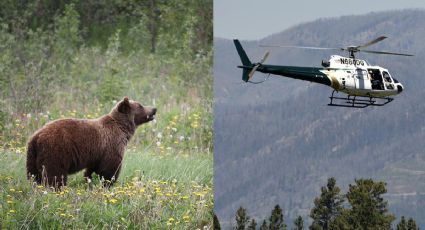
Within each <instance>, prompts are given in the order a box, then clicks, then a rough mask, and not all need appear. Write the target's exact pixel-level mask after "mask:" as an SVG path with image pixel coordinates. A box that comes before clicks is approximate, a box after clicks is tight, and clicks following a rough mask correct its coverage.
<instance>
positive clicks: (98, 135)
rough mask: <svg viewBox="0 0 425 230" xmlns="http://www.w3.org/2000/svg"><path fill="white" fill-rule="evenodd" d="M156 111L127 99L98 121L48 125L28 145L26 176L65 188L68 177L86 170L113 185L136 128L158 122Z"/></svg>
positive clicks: (76, 120) (61, 121) (62, 120)
mask: <svg viewBox="0 0 425 230" xmlns="http://www.w3.org/2000/svg"><path fill="white" fill-rule="evenodd" d="M155 114H156V108H153V107H145V106H142V105H141V104H140V103H139V102H136V101H132V100H129V99H128V97H125V98H124V99H123V100H122V101H120V102H118V103H117V104H116V105H115V107H114V108H113V109H112V110H111V112H110V113H109V114H107V115H104V116H102V117H100V118H97V119H60V120H55V121H52V122H49V123H47V124H46V125H45V126H44V127H42V128H41V129H39V130H38V131H36V132H35V133H34V134H33V136H32V137H31V138H30V140H29V142H28V151H27V175H28V178H29V179H30V178H33V179H34V180H35V181H36V182H37V183H39V184H40V183H43V184H45V185H50V186H54V187H61V186H64V185H66V181H67V176H68V174H72V173H76V172H78V171H80V170H82V169H86V171H85V174H84V176H85V177H87V178H91V175H92V173H96V174H98V175H99V176H100V177H101V178H104V179H105V181H107V182H109V183H112V182H114V181H115V180H116V179H117V178H118V175H119V173H120V169H121V162H122V159H123V156H124V151H125V148H126V146H127V143H128V141H129V140H130V138H131V137H132V136H133V135H134V132H135V130H136V128H137V127H138V126H139V125H141V124H143V123H146V122H149V121H152V120H153V119H155Z"/></svg>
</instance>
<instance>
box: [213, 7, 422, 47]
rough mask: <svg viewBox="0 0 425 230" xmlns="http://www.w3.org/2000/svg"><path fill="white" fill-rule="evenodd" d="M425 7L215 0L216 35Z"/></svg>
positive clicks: (255, 35)
mask: <svg viewBox="0 0 425 230" xmlns="http://www.w3.org/2000/svg"><path fill="white" fill-rule="evenodd" d="M405 8H423V9H425V1H424V0H376V1H371V0H295V1H293V0H292V1H289V0H262V1H261V0H214V36H215V37H221V38H230V39H231V38H239V39H246V40H255V39H260V38H263V37H266V36H268V35H270V34H273V33H277V32H281V31H283V30H285V29H287V28H289V27H292V26H294V25H297V24H300V23H303V22H308V21H313V20H315V19H318V18H329V17H337V16H342V15H355V14H364V13H369V12H376V11H385V10H394V9H405Z"/></svg>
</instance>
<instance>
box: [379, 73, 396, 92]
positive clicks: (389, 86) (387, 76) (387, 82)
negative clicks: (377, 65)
mask: <svg viewBox="0 0 425 230" xmlns="http://www.w3.org/2000/svg"><path fill="white" fill-rule="evenodd" d="M382 75H383V76H384V83H385V88H386V89H388V90H394V83H393V79H392V78H391V76H390V74H389V73H388V72H387V71H383V72H382Z"/></svg>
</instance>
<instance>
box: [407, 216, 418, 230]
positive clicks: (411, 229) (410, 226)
mask: <svg viewBox="0 0 425 230" xmlns="http://www.w3.org/2000/svg"><path fill="white" fill-rule="evenodd" d="M407 230H419V228H418V226H417V225H416V221H415V220H413V219H412V218H409V220H408V221H407Z"/></svg>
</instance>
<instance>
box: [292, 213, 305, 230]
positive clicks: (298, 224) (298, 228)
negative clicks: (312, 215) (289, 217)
mask: <svg viewBox="0 0 425 230" xmlns="http://www.w3.org/2000/svg"><path fill="white" fill-rule="evenodd" d="M294 226H295V227H294V228H292V230H303V229H304V220H303V218H302V217H301V216H298V217H297V218H296V219H295V220H294Z"/></svg>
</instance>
